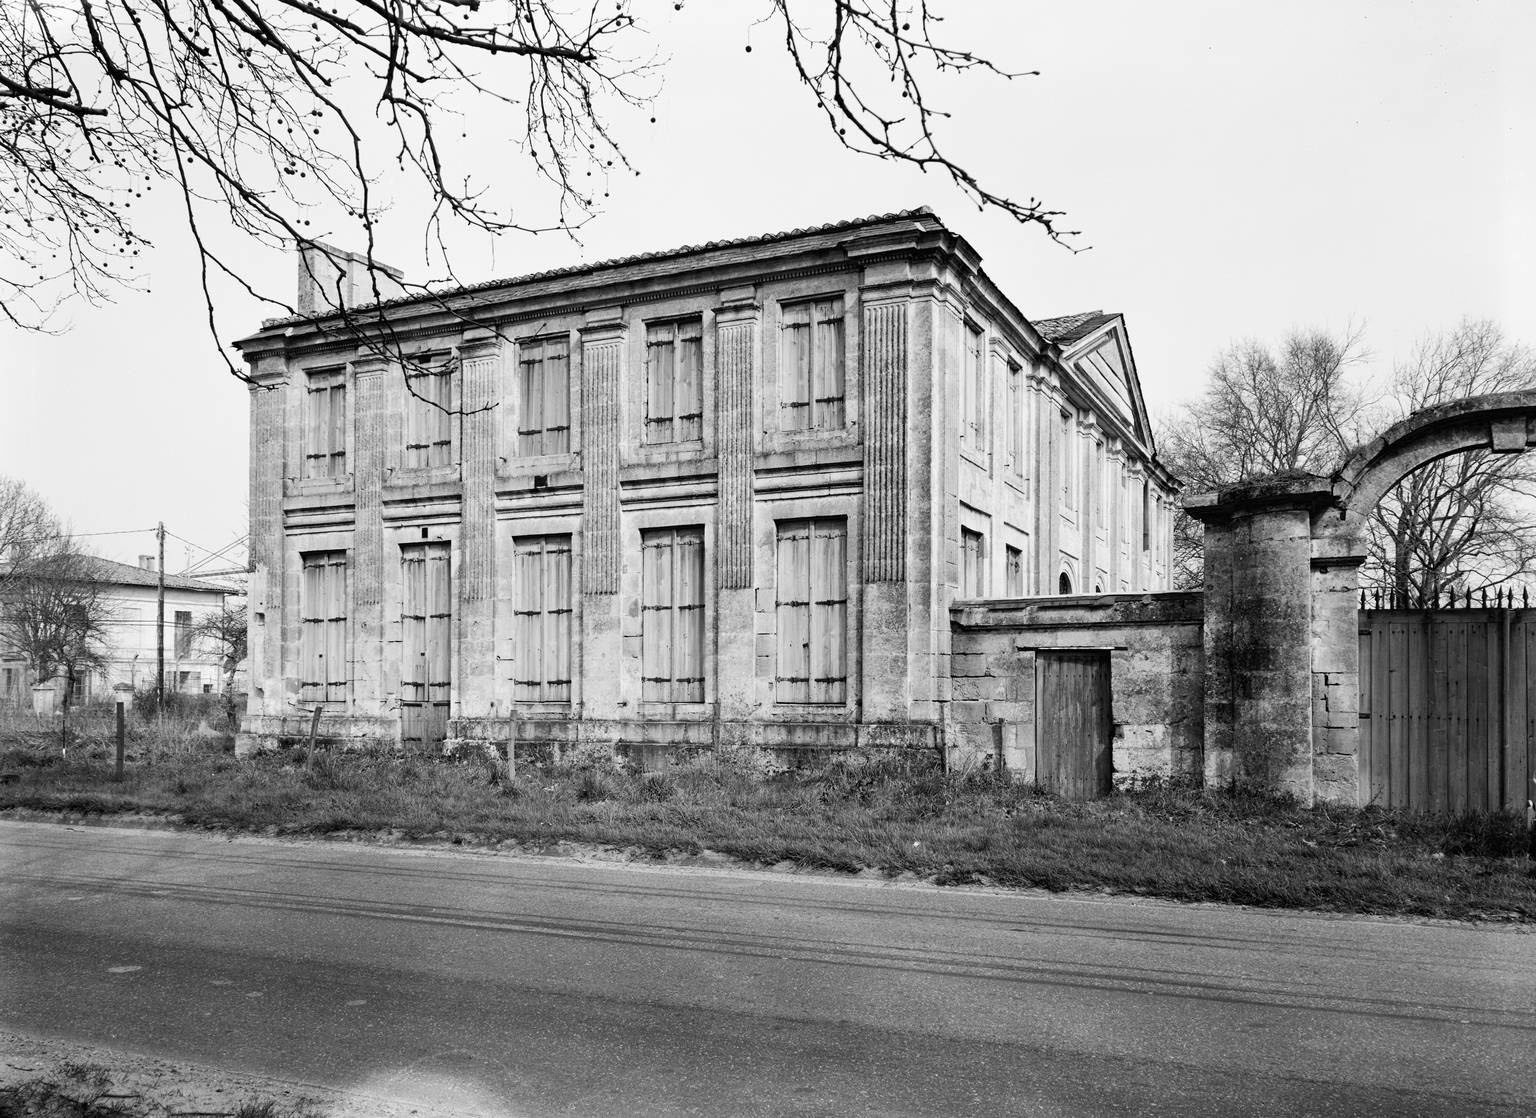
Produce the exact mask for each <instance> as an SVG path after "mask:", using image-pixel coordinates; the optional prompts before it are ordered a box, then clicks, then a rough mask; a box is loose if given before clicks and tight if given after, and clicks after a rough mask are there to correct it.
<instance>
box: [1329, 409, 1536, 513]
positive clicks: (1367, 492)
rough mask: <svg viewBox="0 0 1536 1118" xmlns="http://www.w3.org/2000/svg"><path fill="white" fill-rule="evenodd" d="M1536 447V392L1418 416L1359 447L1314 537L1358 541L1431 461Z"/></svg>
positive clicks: (1343, 467) (1338, 473) (1337, 478)
mask: <svg viewBox="0 0 1536 1118" xmlns="http://www.w3.org/2000/svg"><path fill="white" fill-rule="evenodd" d="M1531 446H1536V390H1533V391H1527V392H1500V393H1494V394H1490V395H1486V396H1468V397H1465V398H1464V399H1460V400H1452V401H1450V402H1449V403H1446V404H1440V405H1438V406H1436V407H1432V408H1425V409H1424V410H1423V411H1417V412H1414V413H1413V414H1412V415H1410V416H1409V417H1408V418H1407V419H1404V420H1403V421H1402V422H1400V423H1396V424H1394V425H1393V426H1392V427H1389V428H1388V429H1387V430H1386V431H1384V432H1382V433H1381V435H1380V436H1378V437H1377V438H1375V439H1372V440H1371V441H1370V442H1368V443H1366V444H1364V445H1363V446H1360V447H1356V448H1355V449H1354V450H1353V451H1352V452H1350V454H1349V455H1348V456H1347V457H1346V458H1345V459H1344V461H1343V462H1342V463H1341V464H1340V465H1339V468H1338V469H1336V470H1335V471H1334V472H1333V475H1332V477H1331V479H1330V480H1331V481H1332V483H1333V484H1332V488H1333V498H1334V499H1333V502H1332V503H1331V505H1330V507H1328V508H1325V509H1323V510H1320V513H1319V515H1318V517H1317V518H1316V519H1317V524H1316V529H1315V531H1314V535H1317V536H1321V537H1325V538H1331V539H1358V538H1359V537H1360V535H1361V534H1362V533H1363V531H1364V528H1365V520H1366V518H1367V517H1368V516H1369V515H1370V513H1371V510H1372V509H1374V508H1375V507H1376V504H1377V502H1379V501H1380V500H1381V499H1382V498H1383V497H1385V496H1386V495H1387V493H1388V491H1389V490H1391V488H1392V487H1393V486H1394V485H1396V484H1397V483H1398V482H1399V481H1401V480H1402V479H1403V478H1404V477H1406V476H1407V475H1409V474H1410V473H1412V472H1413V471H1414V470H1416V469H1418V468H1419V467H1420V466H1425V465H1428V464H1429V463H1430V462H1434V461H1437V460H1438V459H1441V458H1448V457H1450V456H1451V455H1452V454H1462V453H1465V452H1467V451H1473V450H1491V451H1493V452H1495V453H1503V454H1519V453H1520V452H1522V451H1524V450H1526V449H1528V448H1529V447H1531Z"/></svg>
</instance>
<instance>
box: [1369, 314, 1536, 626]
mask: <svg viewBox="0 0 1536 1118" xmlns="http://www.w3.org/2000/svg"><path fill="white" fill-rule="evenodd" d="M1532 387H1536V355H1533V354H1532V353H1531V352H1530V351H1529V350H1527V349H1525V348H1524V347H1521V346H1515V345H1511V344H1510V343H1509V342H1508V341H1507V340H1506V339H1505V337H1504V335H1503V332H1502V331H1501V330H1500V329H1499V328H1498V326H1497V325H1495V324H1494V323H1492V322H1487V321H1465V322H1462V323H1461V324H1460V325H1459V326H1457V327H1456V328H1455V329H1454V330H1451V331H1449V332H1448V333H1444V334H1438V335H1435V336H1432V337H1430V338H1427V339H1426V340H1425V341H1423V342H1422V343H1420V344H1419V346H1418V347H1417V348H1416V349H1415V350H1414V352H1413V354H1412V355H1411V356H1410V357H1409V359H1408V360H1407V361H1405V362H1404V363H1403V364H1401V365H1400V366H1398V368H1397V369H1396V370H1395V372H1394V375H1393V378H1392V392H1391V395H1390V397H1389V398H1388V400H1387V402H1386V404H1385V405H1384V407H1383V408H1382V413H1383V414H1382V415H1381V417H1380V420H1379V423H1380V425H1381V426H1383V427H1385V426H1386V425H1388V424H1391V423H1395V422H1397V421H1398V420H1400V419H1403V418H1405V417H1406V416H1408V415H1410V414H1411V413H1413V412H1415V411H1418V410H1419V409H1421V408H1427V407H1433V406H1434V405H1436V404H1442V403H1445V402H1447V401H1449V400H1454V399H1457V398H1459V397H1463V396H1478V395H1482V394H1483V393H1488V392H1509V391H1514V390H1516V389H1522V388H1532ZM1533 496H1536V461H1533V460H1532V456H1530V455H1518V454H1515V455H1511V454H1493V453H1491V452H1487V451H1483V452H1472V453H1466V454H1455V455H1451V456H1450V457H1448V458H1442V459H1440V460H1438V461H1435V462H1431V463H1429V464H1428V465H1425V466H1421V467H1420V468H1419V469H1417V470H1415V471H1414V472H1413V473H1411V474H1409V475H1408V476H1407V477H1405V478H1403V480H1402V481H1400V482H1399V483H1398V484H1397V485H1396V486H1395V487H1393V488H1392V489H1391V490H1390V491H1388V493H1387V494H1386V496H1385V497H1383V498H1382V500H1381V502H1380V503H1379V504H1378V505H1377V507H1376V511H1375V513H1374V514H1373V515H1372V517H1371V520H1370V553H1369V557H1368V560H1367V563H1366V565H1365V567H1364V568H1363V569H1362V571H1361V582H1362V584H1363V585H1365V586H1368V587H1374V588H1377V589H1379V590H1381V591H1383V592H1384V593H1386V594H1387V595H1388V596H1389V598H1390V600H1392V601H1394V602H1398V603H1401V604H1402V605H1403V606H1405V607H1407V608H1416V607H1420V606H1426V605H1432V604H1433V603H1435V602H1436V601H1439V600H1441V599H1443V598H1445V597H1446V596H1447V595H1448V594H1450V593H1451V592H1453V591H1454V592H1461V593H1465V592H1467V591H1468V590H1471V589H1474V588H1477V589H1485V590H1488V591H1493V590H1495V589H1497V588H1498V587H1501V586H1504V585H1507V584H1511V583H1515V582H1518V581H1521V580H1524V579H1528V578H1530V577H1531V575H1532V574H1533V573H1536V523H1533V517H1532V506H1531V503H1530V501H1531V498H1532V497H1533Z"/></svg>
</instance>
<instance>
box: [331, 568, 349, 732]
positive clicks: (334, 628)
mask: <svg viewBox="0 0 1536 1118" xmlns="http://www.w3.org/2000/svg"><path fill="white" fill-rule="evenodd" d="M325 582H326V587H325V601H326V619H325V629H326V639H325V698H326V701H327V702H341V701H344V700H345V699H346V697H347V677H348V676H349V675H351V670H350V668H351V665H350V664H349V663H348V661H347V561H346V554H345V553H344V552H339V551H337V552H332V553H331V555H330V556H329V557H328V559H327V560H326V564H325Z"/></svg>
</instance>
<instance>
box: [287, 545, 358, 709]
mask: <svg viewBox="0 0 1536 1118" xmlns="http://www.w3.org/2000/svg"><path fill="white" fill-rule="evenodd" d="M302 562H303V582H302V584H301V585H300V587H299V646H300V647H299V673H300V678H299V699H300V700H301V701H305V702H316V703H336V702H342V701H344V700H345V699H346V697H347V676H348V674H349V672H348V664H347V553H346V552H345V551H310V552H305V553H304V555H303V557H302Z"/></svg>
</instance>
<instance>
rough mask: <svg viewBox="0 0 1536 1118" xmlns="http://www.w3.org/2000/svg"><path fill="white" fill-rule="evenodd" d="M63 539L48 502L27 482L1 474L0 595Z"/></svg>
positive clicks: (55, 549) (50, 552) (49, 553)
mask: <svg viewBox="0 0 1536 1118" xmlns="http://www.w3.org/2000/svg"><path fill="white" fill-rule="evenodd" d="M62 539H63V532H62V530H61V527H60V525H59V521H58V518H57V517H56V516H54V514H53V510H52V509H50V508H49V507H48V502H47V501H45V500H43V498H42V497H40V496H39V495H38V494H37V492H36V491H35V490H33V489H32V488H31V487H29V486H28V485H27V484H26V483H25V482H22V481H20V480H18V479H16V478H11V477H5V476H3V475H0V593H3V592H4V590H5V587H6V586H7V585H8V584H9V583H11V582H13V581H15V580H16V579H17V578H19V577H20V576H21V575H22V574H23V573H25V572H26V570H27V569H28V568H29V567H30V566H31V565H32V563H33V562H35V561H37V560H38V559H40V558H42V557H44V556H47V555H51V554H53V553H54V552H56V551H57V550H58V545H59V543H60V542H61V541H62Z"/></svg>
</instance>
